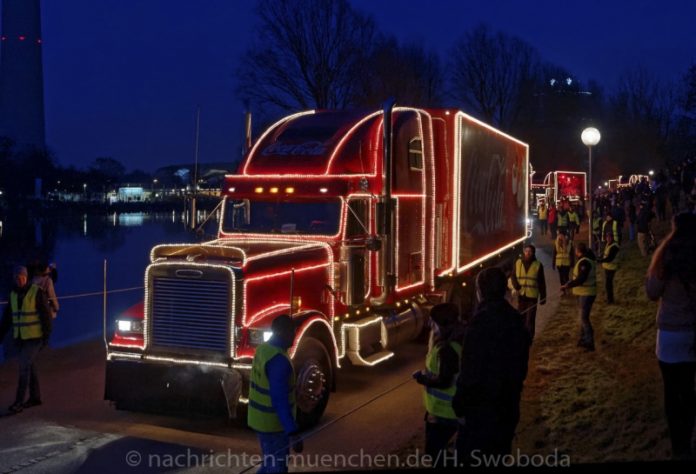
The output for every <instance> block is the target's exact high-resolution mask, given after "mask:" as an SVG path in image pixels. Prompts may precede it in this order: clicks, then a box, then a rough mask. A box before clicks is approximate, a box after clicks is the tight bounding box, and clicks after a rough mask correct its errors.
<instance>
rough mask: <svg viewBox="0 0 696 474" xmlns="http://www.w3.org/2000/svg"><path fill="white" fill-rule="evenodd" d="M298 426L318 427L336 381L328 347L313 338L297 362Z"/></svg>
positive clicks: (303, 346) (302, 347) (308, 339)
mask: <svg viewBox="0 0 696 474" xmlns="http://www.w3.org/2000/svg"><path fill="white" fill-rule="evenodd" d="M293 365H294V366H295V396H296V401H297V424H298V425H299V427H300V429H304V428H308V427H310V426H313V425H316V424H317V423H318V422H319V419H320V418H321V415H322V414H323V413H324V409H325V408H326V404H327V403H328V402H329V392H330V389H331V383H332V381H333V372H332V368H331V360H330V359H329V354H328V352H327V351H326V348H325V347H324V345H323V344H322V343H321V342H319V341H318V340H317V339H315V338H313V337H305V338H303V339H302V341H300V347H298V348H297V353H296V354H295V358H294V359H293Z"/></svg>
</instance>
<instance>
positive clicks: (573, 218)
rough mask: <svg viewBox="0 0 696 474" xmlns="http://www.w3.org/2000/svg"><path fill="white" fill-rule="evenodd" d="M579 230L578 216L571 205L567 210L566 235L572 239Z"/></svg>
mask: <svg viewBox="0 0 696 474" xmlns="http://www.w3.org/2000/svg"><path fill="white" fill-rule="evenodd" d="M579 231H580V217H578V213H577V212H576V211H575V208H574V207H571V208H570V211H568V235H569V236H570V240H573V238H574V237H575V234H576V233H577V232H579Z"/></svg>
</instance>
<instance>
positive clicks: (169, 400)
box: [104, 359, 248, 418]
mask: <svg viewBox="0 0 696 474" xmlns="http://www.w3.org/2000/svg"><path fill="white" fill-rule="evenodd" d="M246 378H248V377H245V376H244V375H243V374H242V372H241V371H239V370H237V369H231V368H226V367H211V366H205V365H196V364H174V363H156V362H150V361H142V360H120V359H112V360H107V362H106V383H105V389H104V399H105V400H111V401H113V402H115V403H116V408H118V409H124V410H133V411H146V412H156V413H162V412H165V413H180V414H192V413H197V414H208V415H213V416H227V417H229V418H235V417H236V413H237V405H238V404H239V400H240V397H241V396H242V388H243V386H244V383H245V382H244V380H245V379H246Z"/></svg>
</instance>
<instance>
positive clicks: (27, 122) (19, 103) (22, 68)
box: [0, 0, 46, 149]
mask: <svg viewBox="0 0 696 474" xmlns="http://www.w3.org/2000/svg"><path fill="white" fill-rule="evenodd" d="M0 43H1V45H0V136H5V137H9V138H11V139H12V140H14V142H15V143H16V144H17V145H18V146H19V147H20V148H40V149H44V148H45V146H46V137H45V121H44V120H45V119H44V90H43V64H42V57H41V46H42V38H41V3H40V0H2V32H0Z"/></svg>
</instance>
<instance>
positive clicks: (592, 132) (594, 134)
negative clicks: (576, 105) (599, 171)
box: [580, 127, 602, 248]
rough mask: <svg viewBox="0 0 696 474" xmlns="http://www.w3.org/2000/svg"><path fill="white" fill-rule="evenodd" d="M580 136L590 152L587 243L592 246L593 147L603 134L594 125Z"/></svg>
mask: <svg viewBox="0 0 696 474" xmlns="http://www.w3.org/2000/svg"><path fill="white" fill-rule="evenodd" d="M580 138H581V139H582V142H583V143H584V144H585V146H586V147H587V150H588V153H589V171H590V172H589V174H588V176H587V179H588V183H587V189H588V190H589V192H590V196H589V211H588V212H587V219H588V225H587V235H588V237H589V238H588V239H587V245H588V246H589V248H592V211H593V209H592V147H593V146H595V145H596V144H597V143H599V139H600V138H602V136H601V135H600V134H599V130H597V129H596V128H594V127H587V128H586V129H585V130H583V131H582V135H580Z"/></svg>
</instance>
